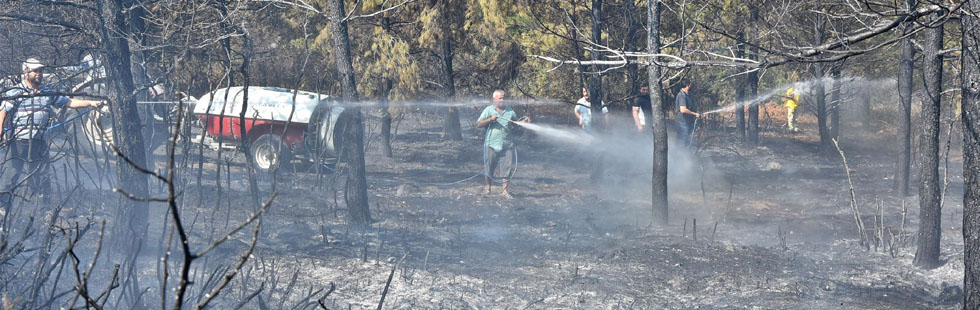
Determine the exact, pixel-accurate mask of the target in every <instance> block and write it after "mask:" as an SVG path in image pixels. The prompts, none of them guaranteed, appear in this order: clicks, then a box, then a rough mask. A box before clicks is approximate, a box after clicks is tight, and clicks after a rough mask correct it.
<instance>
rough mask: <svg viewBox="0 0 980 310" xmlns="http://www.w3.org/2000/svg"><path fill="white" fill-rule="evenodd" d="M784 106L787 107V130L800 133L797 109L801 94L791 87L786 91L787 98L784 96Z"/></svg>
mask: <svg viewBox="0 0 980 310" xmlns="http://www.w3.org/2000/svg"><path fill="white" fill-rule="evenodd" d="M781 99H783V106H785V107H786V129H788V130H789V131H790V132H797V131H800V129H799V128H796V107H797V106H798V105H799V102H800V94H797V93H796V89H795V88H793V87H790V88H789V89H787V90H786V96H783V97H782V98H781Z"/></svg>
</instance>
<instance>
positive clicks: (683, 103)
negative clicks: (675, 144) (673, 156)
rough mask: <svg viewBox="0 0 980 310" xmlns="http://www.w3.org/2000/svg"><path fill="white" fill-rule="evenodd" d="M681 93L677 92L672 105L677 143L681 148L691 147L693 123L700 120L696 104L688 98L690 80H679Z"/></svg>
mask: <svg viewBox="0 0 980 310" xmlns="http://www.w3.org/2000/svg"><path fill="white" fill-rule="evenodd" d="M680 87H681V91H679V92H677V100H676V101H675V104H674V113H675V114H674V123H675V124H676V126H677V141H679V142H681V145H683V146H690V145H691V133H692V132H693V131H694V129H695V128H694V121H695V120H696V119H698V118H701V113H698V112H696V111H697V110H698V108H697V104H695V103H694V99H693V98H691V96H690V90H691V80H688V79H683V80H681V84H680Z"/></svg>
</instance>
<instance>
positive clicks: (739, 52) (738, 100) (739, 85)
mask: <svg viewBox="0 0 980 310" xmlns="http://www.w3.org/2000/svg"><path fill="white" fill-rule="evenodd" d="M744 41H745V34H744V33H743V32H739V33H738V42H735V44H737V45H736V46H735V57H736V58H745V44H742V42H744ZM735 70H736V72H737V71H738V70H740V69H735ZM745 82H746V79H745V76H743V75H741V74H740V75H738V76H737V77H735V132H736V136H737V137H738V139H739V140H741V141H745V104H744V102H745V99H746V98H745Z"/></svg>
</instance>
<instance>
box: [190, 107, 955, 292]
mask: <svg viewBox="0 0 980 310" xmlns="http://www.w3.org/2000/svg"><path fill="white" fill-rule="evenodd" d="M466 116H467V115H464V120H465V119H466V118H465V117H466ZM376 120H377V119H376V117H370V116H369V118H368V128H369V130H368V132H369V134H368V136H369V138H368V146H367V150H368V160H367V162H368V171H369V177H370V180H369V184H370V190H369V193H370V197H371V209H372V210H371V212H372V216H373V218H374V219H375V220H376V222H375V223H374V224H373V225H372V226H371V227H370V228H369V229H358V228H353V227H349V226H347V225H346V224H345V217H344V215H345V212H346V210H345V209H344V207H343V198H342V191H341V192H330V193H322V192H321V193H318V194H314V195H312V196H311V195H310V194H308V193H309V192H310V191H309V188H308V187H306V188H305V187H304V186H303V185H302V183H303V182H308V181H304V180H305V179H304V178H302V177H297V178H288V177H285V178H284V181H282V185H281V186H280V189H279V190H278V193H279V198H277V199H278V204H277V206H276V207H274V209H273V210H271V211H270V212H269V215H268V217H267V219H266V223H265V224H263V225H264V226H263V228H264V229H265V230H266V234H267V235H266V237H267V239H264V240H261V241H260V248H259V250H258V251H257V255H259V256H262V257H265V258H266V259H265V261H270V260H273V261H275V260H278V261H279V264H286V265H292V266H293V267H294V268H296V269H297V270H299V271H300V274H299V278H300V280H302V281H304V282H305V283H321V284H323V283H328V282H332V283H334V284H335V285H336V287H337V289H336V291H335V292H334V293H332V294H331V295H330V296H329V297H328V298H327V299H326V300H327V301H329V304H328V308H331V309H344V308H352V309H373V308H375V307H377V304H378V303H379V301H380V300H381V296H382V292H383V291H384V288H385V284H386V282H387V281H386V280H387V277H388V276H389V275H390V274H392V270H394V273H393V278H392V280H391V282H390V287H389V290H388V292H387V294H386V296H385V301H384V303H385V308H388V309H691V308H700V309H800V308H809V309H947V308H956V307H957V303H958V302H959V300H960V298H961V297H960V296H961V295H960V289H959V286H960V285H961V283H962V282H961V281H962V269H963V263H962V237H961V231H960V226H961V220H960V219H961V213H962V205H961V201H962V198H961V197H962V179H961V176H962V172H961V169H962V168H961V161H960V160H959V158H960V157H959V155H958V153H957V152H956V151H955V149H956V148H954V152H953V155H952V156H951V157H952V160H951V162H950V164H949V166H950V174H949V190H948V191H947V194H946V197H947V198H946V205H945V207H944V209H943V219H942V220H943V228H944V229H943V232H942V234H943V237H942V255H943V257H942V259H943V261H944V264H943V265H942V266H940V267H939V268H936V269H933V270H923V269H919V268H916V267H914V266H912V259H913V256H914V253H915V246H914V236H915V232H916V228H917V209H918V208H917V206H918V203H917V202H918V199H917V197H916V196H910V197H906V199H905V203H904V204H903V202H902V201H901V200H899V199H896V198H894V197H893V195H892V193H891V188H892V187H893V185H892V184H893V182H894V181H893V179H894V177H893V176H894V172H893V170H894V169H893V167H894V164H893V158H894V156H893V154H894V152H895V150H894V149H893V148H892V147H890V145H892V144H893V143H892V141H891V139H886V138H885V137H886V136H887V135H880V134H877V133H873V132H872V133H865V132H861V131H859V130H858V129H853V132H855V134H854V135H853V138H844V139H843V141H842V143H841V144H842V145H841V148H842V149H843V150H844V152H845V156H846V158H847V161H848V164H849V166H850V168H851V175H850V177H851V180H852V182H853V186H854V189H855V193H856V202H857V204H858V206H859V208H858V210H859V211H860V212H861V217H862V219H863V223H864V225H865V230H866V231H867V233H868V235H869V240H867V241H866V242H865V243H864V244H862V242H861V240H860V238H859V235H858V230H857V228H856V224H855V217H854V215H853V212H852V211H851V208H850V205H849V204H850V196H849V191H848V189H849V186H848V175H847V174H846V173H845V170H844V168H843V164H842V160H841V156H840V155H839V154H838V153H837V152H836V151H834V152H822V151H821V150H820V148H819V144H818V141H817V139H816V138H815V137H814V136H816V134H815V133H814V132H813V131H809V132H803V133H787V132H782V131H780V130H770V131H767V132H764V133H763V135H762V137H761V142H760V145H759V146H758V147H746V146H744V144H743V143H740V142H737V141H736V139H735V138H734V134H732V133H730V132H725V131H724V130H720V129H713V130H708V131H706V132H703V133H702V134H701V135H700V136H699V139H698V141H699V144H700V147H699V148H698V150H696V151H691V152H686V151H676V150H675V151H672V152H671V159H670V161H671V173H670V179H669V183H670V184H669V186H670V199H669V201H670V211H669V212H670V217H669V221H668V224H667V225H666V226H660V225H657V224H656V223H655V221H654V220H653V217H652V212H651V206H650V202H649V201H650V178H651V169H652V168H651V164H650V159H649V158H650V156H648V155H647V154H649V150H644V145H649V142H648V141H649V140H647V139H649V136H632V135H630V134H627V133H615V134H614V135H617V139H610V140H623V139H625V141H635V144H633V143H625V144H628V145H629V146H628V147H620V146H617V145H611V146H608V150H607V152H606V154H605V155H604V156H603V157H602V159H601V160H600V162H602V163H603V170H602V174H601V176H599V177H597V178H595V179H593V178H592V176H591V174H592V173H593V167H594V165H595V163H596V158H597V157H599V155H597V153H596V152H595V150H594V149H582V148H576V147H572V146H569V145H566V144H562V143H560V142H552V141H549V139H548V137H546V136H540V135H536V134H535V133H534V132H527V133H524V134H522V135H521V137H520V139H519V148H518V152H519V153H518V158H519V160H518V162H519V169H518V171H517V175H516V177H515V180H514V181H513V182H512V185H511V186H512V189H511V191H512V192H513V193H514V196H516V197H515V198H514V199H507V198H505V197H503V196H501V195H499V193H500V187H499V185H496V186H494V189H493V192H492V193H491V194H489V195H487V194H484V193H483V184H482V183H483V181H482V177H477V178H474V179H469V180H466V179H467V178H469V177H471V176H473V175H474V174H476V173H478V172H479V171H481V169H482V164H481V159H482V156H483V155H482V152H481V149H482V135H481V132H480V131H478V130H477V129H475V128H473V127H472V124H471V123H470V122H466V121H464V122H463V123H464V124H466V125H464V139H463V141H446V140H444V139H442V137H441V131H442V127H441V118H439V117H432V116H431V115H425V114H423V115H421V116H418V115H416V116H412V115H408V116H406V117H405V118H404V119H403V120H402V122H401V124H400V126H401V128H400V129H399V131H398V133H397V136H396V139H395V140H394V143H393V148H394V152H393V153H394V156H393V157H392V158H386V157H384V156H382V155H381V152H380V146H379V145H378V140H377V130H376V128H377V127H376V125H375V126H372V124H377V122H376ZM549 121H555V122H559V121H560V120H559V119H557V118H555V119H548V118H547V117H544V118H542V120H541V121H540V122H542V123H547V122H549ZM566 128H568V127H566ZM634 139H635V140H634ZM954 142H955V141H954ZM620 144H623V143H620ZM672 146H673V145H672ZM637 148H639V149H637ZM674 148H675V149H681V148H680V147H674ZM913 171H915V170H913ZM460 180H466V181H462V182H459V181H460ZM454 182H459V183H454ZM912 184H916V183H914V181H913V183H912ZM913 188H914V185H913ZM335 193H336V195H339V196H341V197H340V198H339V202H335V199H338V198H335V197H334V196H335ZM188 194H189V195H193V193H188ZM903 206H904V207H903ZM286 270H290V269H288V268H287V269H286Z"/></svg>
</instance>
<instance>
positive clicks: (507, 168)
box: [484, 146, 517, 182]
mask: <svg viewBox="0 0 980 310" xmlns="http://www.w3.org/2000/svg"><path fill="white" fill-rule="evenodd" d="M484 151H485V152H486V162H485V163H484V167H485V168H486V171H484V175H485V176H487V177H490V178H492V179H495V177H494V176H495V175H496V173H495V172H496V171H497V167H498V166H501V165H500V160H501V159H503V162H504V163H503V165H502V166H501V167H500V175H499V177H500V178H502V179H503V181H504V182H507V181H509V180H510V178H511V177H513V176H514V172H515V171H517V155H516V154H515V153H514V147H513V146H509V147H508V146H504V148H503V149H502V150H499V151H498V150H494V149H493V148H491V147H488V146H484Z"/></svg>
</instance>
